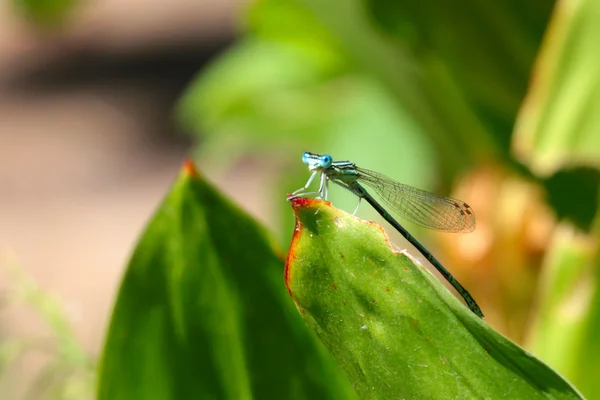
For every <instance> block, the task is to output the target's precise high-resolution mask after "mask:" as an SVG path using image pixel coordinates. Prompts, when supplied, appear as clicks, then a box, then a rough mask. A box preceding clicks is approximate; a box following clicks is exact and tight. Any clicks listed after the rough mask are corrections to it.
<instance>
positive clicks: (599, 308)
mask: <svg viewBox="0 0 600 400" xmlns="http://www.w3.org/2000/svg"><path fill="white" fill-rule="evenodd" d="M549 249H550V251H549V253H548V254H547V255H546V258H545V260H544V274H543V275H542V278H541V285H540V286H541V288H540V289H541V290H540V293H539V301H538V303H539V312H538V313H537V314H536V318H535V320H534V321H533V327H532V330H531V333H530V337H529V339H528V341H529V343H530V344H529V347H530V348H531V349H532V350H533V351H535V352H536V354H539V355H540V357H542V358H544V360H546V361H547V362H548V363H549V364H550V365H552V366H553V367H554V368H556V369H557V370H558V371H560V372H561V373H562V374H564V375H565V376H566V377H567V378H568V379H570V380H571V382H573V383H574V384H575V385H577V387H578V388H579V389H580V390H581V392H582V393H584V394H585V395H586V396H587V397H588V398H590V399H597V398H599V397H600V386H598V376H600V359H599V358H598V354H600V346H599V345H598V335H600V322H599V321H600V287H599V286H598V284H597V282H598V271H600V269H599V268H598V241H597V239H595V238H594V237H593V236H590V235H584V234H582V233H577V232H576V231H575V229H574V228H573V227H571V226H569V225H568V224H567V223H563V224H562V225H561V226H559V229H557V230H556V232H555V233H554V237H553V239H552V241H551V243H550V246H549Z"/></svg>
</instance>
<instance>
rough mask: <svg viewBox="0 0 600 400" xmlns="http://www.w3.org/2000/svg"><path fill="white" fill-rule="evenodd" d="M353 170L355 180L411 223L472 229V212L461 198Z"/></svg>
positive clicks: (447, 230) (374, 173) (473, 227)
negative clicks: (441, 195)
mask: <svg viewBox="0 0 600 400" xmlns="http://www.w3.org/2000/svg"><path fill="white" fill-rule="evenodd" d="M356 170H357V171H358V173H359V175H358V181H359V182H361V183H364V184H365V185H366V186H369V187H371V188H372V189H373V190H374V191H375V192H376V193H377V195H378V196H379V197H380V198H381V200H382V201H383V203H385V204H386V205H387V206H388V207H389V208H390V210H392V211H393V212H395V213H396V214H398V215H400V216H402V217H403V218H405V219H407V220H409V221H412V222H414V223H415V224H418V225H421V226H423V227H425V228H429V229H435V230H439V231H445V232H460V233H467V232H471V231H473V230H474V229H475V214H474V213H473V210H472V209H471V207H470V206H469V205H468V204H467V203H465V202H464V201H461V200H456V199H452V198H450V197H440V196H437V195H435V194H433V193H430V192H427V191H425V190H421V189H417V188H414V187H412V186H409V185H404V184H402V183H399V182H396V181H394V180H392V179H390V178H388V177H386V176H384V175H382V174H379V173H377V172H373V171H369V170H367V169H363V168H358V167H357V168H356Z"/></svg>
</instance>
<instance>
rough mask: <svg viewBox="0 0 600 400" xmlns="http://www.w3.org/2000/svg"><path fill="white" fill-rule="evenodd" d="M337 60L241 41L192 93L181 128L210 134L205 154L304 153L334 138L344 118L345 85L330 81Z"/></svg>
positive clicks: (182, 106)
mask: <svg viewBox="0 0 600 400" xmlns="http://www.w3.org/2000/svg"><path fill="white" fill-rule="evenodd" d="M336 63H337V61H336V60H334V59H333V58H332V57H329V56H325V57H323V58H318V57H312V56H311V55H310V54H308V53H307V52H305V51H303V50H298V49H295V48H290V47H289V46H287V47H286V46H284V45H282V44H281V43H273V42H268V41H265V40H263V39H260V38H256V37H250V38H247V39H245V40H243V41H241V42H240V43H238V44H237V45H236V46H235V47H234V48H233V49H231V50H230V51H229V52H228V53H227V54H226V55H225V56H223V57H222V58H221V59H220V60H218V61H217V62H216V63H215V64H214V65H213V67H212V68H210V69H209V70H207V71H206V72H205V73H204V74H202V75H201V76H200V77H198V79H197V80H196V81H195V82H194V83H193V85H192V86H191V87H190V88H189V89H188V90H187V92H186V93H185V95H184V97H183V99H182V100H181V103H180V105H179V109H178V117H179V120H180V121H181V123H182V124H183V125H184V126H185V127H186V129H187V130H189V131H191V132H196V133H201V134H202V142H201V143H202V145H201V146H200V150H201V155H203V156H209V157H210V155H211V154H215V153H216V154H223V153H225V152H226V153H227V154H228V155H229V157H228V158H227V159H230V160H234V159H235V156H236V155H237V154H239V153H241V152H242V151H246V152H248V151H249V150H252V149H257V148H260V149H261V151H262V152H264V151H265V150H267V149H278V148H282V147H290V148H298V147H300V148H302V147H303V146H302V143H307V142H309V143H310V142H313V143H314V142H315V141H317V140H318V138H319V137H322V136H326V135H327V134H328V133H329V132H328V129H329V127H330V125H331V124H332V123H335V121H337V120H338V119H339V118H340V115H342V114H344V107H345V105H346V102H345V96H344V97H340V93H343V92H344V91H345V90H348V84H347V83H346V82H345V81H344V80H340V81H339V82H335V81H334V82H330V83H327V80H326V79H325V76H326V75H329V74H331V70H335V69H337V68H338V67H337V66H336Z"/></svg>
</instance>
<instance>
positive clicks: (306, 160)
mask: <svg viewBox="0 0 600 400" xmlns="http://www.w3.org/2000/svg"><path fill="white" fill-rule="evenodd" d="M309 158H310V153H309V152H308V151H305V152H304V154H302V162H303V163H304V164H308V160H309Z"/></svg>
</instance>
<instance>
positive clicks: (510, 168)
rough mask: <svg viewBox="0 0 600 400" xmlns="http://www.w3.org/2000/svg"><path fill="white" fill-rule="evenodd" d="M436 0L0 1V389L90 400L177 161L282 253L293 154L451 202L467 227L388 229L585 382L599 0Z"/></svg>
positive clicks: (293, 184) (591, 318)
mask: <svg viewBox="0 0 600 400" xmlns="http://www.w3.org/2000/svg"><path fill="white" fill-rule="evenodd" d="M438 3H441V2H435V1H433V0H425V1H423V0H420V1H413V0H403V1H401V2H397V1H393V0H389V1H384V0H364V1H358V0H355V1H346V0H344V1H341V0H331V1H327V2H323V1H321V0H260V1H252V2H250V1H248V2H236V1H234V0H230V1H226V2H222V1H216V0H197V1H192V0H177V1H174V2H160V1H141V0H138V1H130V2H119V1H115V0H89V1H87V2H76V1H72V0H45V1H41V0H13V1H5V2H2V3H1V4H0V266H2V268H1V269H0V290H1V293H2V297H1V303H0V307H1V308H0V397H2V398H9V399H21V398H91V397H93V392H94V389H93V387H94V384H95V381H94V379H95V378H94V376H95V375H94V374H95V368H96V365H97V359H98V356H99V354H100V352H101V347H102V343H103V338H104V334H105V330H106V328H107V324H108V321H109V317H110V312H111V307H112V305H113V303H114V299H115V295H116V293H117V289H118V285H119V281H120V278H121V276H122V274H123V271H124V269H125V267H126V264H127V259H128V256H129V255H130V253H131V251H132V248H133V246H134V245H135V242H136V240H137V238H138V236H139V235H140V233H141V232H142V231H143V228H144V225H145V224H146V222H147V221H148V219H149V218H150V217H151V215H152V213H153V211H154V209H155V208H156V207H157V205H158V204H159V202H160V201H161V199H162V198H163V197H164V195H165V194H166V193H167V191H168V188H169V186H170V184H171V183H172V181H173V180H174V179H175V177H176V176H177V174H178V171H179V169H180V166H181V164H182V161H183V159H184V157H185V156H186V155H192V156H193V158H194V159H195V160H196V161H197V163H198V165H199V169H200V170H201V171H202V173H203V174H205V175H206V176H208V177H209V179H210V180H211V181H213V182H214V183H215V184H216V185H217V186H218V187H219V189H220V190H222V191H223V192H225V193H226V194H227V195H229V196H230V197H231V198H233V199H234V201H235V202H237V203H238V204H239V205H240V206H241V207H242V208H244V209H245V210H247V211H248V212H249V213H250V214H251V215H253V216H254V217H256V218H257V219H258V220H260V221H261V222H262V223H264V224H265V225H266V226H267V227H268V228H269V229H270V230H271V232H272V233H273V235H274V237H276V238H277V239H278V241H279V244H280V247H281V248H282V249H283V250H285V249H286V248H287V246H288V245H289V239H290V238H291V232H292V228H293V217H292V214H291V212H290V210H289V208H288V206H287V204H286V202H285V193H287V192H291V191H293V190H295V189H297V188H298V187H300V186H302V185H303V184H304V183H305V181H306V179H307V178H308V175H309V174H308V173H307V171H306V169H305V166H304V165H302V163H301V154H302V152H304V151H305V150H310V151H313V152H319V153H324V152H327V153H330V154H332V155H333V157H334V159H349V160H352V161H355V162H356V163H357V164H358V165H360V166H363V167H365V168H368V169H372V170H374V171H378V172H381V173H383V174H386V175H388V176H390V177H392V178H394V179H396V180H398V181H401V182H404V183H408V184H411V185H413V186H417V187H420V188H424V189H427V190H430V191H434V192H436V193H438V194H442V195H451V196H453V197H457V198H460V199H462V200H464V201H466V202H467V203H469V204H470V205H471V206H472V207H473V209H474V210H475V213H476V215H477V230H476V231H475V232H474V233H472V234H469V235H451V234H438V233H432V232H427V231H425V230H422V229H420V228H418V227H415V226H412V225H409V224H407V227H408V228H409V229H410V230H411V231H413V230H414V231H415V235H416V236H417V237H418V238H419V239H420V240H422V241H423V242H424V243H425V244H426V245H427V246H428V247H430V248H431V250H432V252H433V253H434V254H436V255H437V256H438V258H439V259H440V260H441V261H442V263H444V264H445V265H447V266H448V268H449V269H450V270H451V271H452V272H453V273H454V274H455V276H456V277H457V278H458V279H459V280H460V281H461V282H462V283H463V285H464V286H465V287H467V288H468V289H469V291H470V292H471V293H472V294H473V296H474V297H475V298H476V299H477V301H478V303H479V304H480V306H481V307H482V308H483V310H484V312H485V314H486V320H487V321H488V323H490V324H491V325H492V326H493V327H494V328H496V329H497V330H499V331H500V332H502V333H503V334H505V335H506V336H508V337H509V338H511V339H512V340H514V341H516V342H517V343H519V344H521V345H523V346H525V347H527V348H528V349H530V350H531V351H532V352H534V353H535V354H536V355H539V356H540V357H541V358H542V359H544V360H545V361H547V362H549V363H550V364H551V365H552V366H554V367H555V368H557V369H558V370H559V371H560V372H562V373H563V374H564V375H566V376H567V378H569V379H571V381H572V382H573V383H575V385H576V386H578V387H579V389H580V390H582V391H583V392H584V394H587V395H588V396H590V393H596V391H597V390H600V389H598V388H596V386H597V385H594V382H593V377H594V376H595V375H594V374H596V375H597V374H598V373H600V364H599V363H598V361H597V360H598V359H600V358H598V357H594V356H593V355H594V354H595V355H599V354H600V349H598V348H597V345H596V347H594V345H593V338H594V337H596V336H597V334H600V326H599V324H600V322H598V321H600V318H597V317H600V298H599V291H598V286H597V282H598V281H599V276H600V274H598V271H599V269H598V267H597V244H598V225H597V219H596V210H597V206H598V181H599V180H598V178H599V175H598V167H599V164H600V163H599V161H600V130H599V128H600V117H599V116H600V112H599V111H600V110H597V109H596V108H597V104H600V102H598V101H597V100H600V96H599V88H600V79H599V77H600V72H598V71H600V53H598V52H597V51H596V49H595V47H594V46H595V45H594V44H595V43H597V39H598V37H600V36H599V35H600V28H599V26H600V24H597V21H598V19H599V18H600V8H599V6H598V5H596V4H595V3H594V2H593V1H592V0H581V1H579V2H577V4H575V5H572V4H571V3H569V2H562V3H560V4H556V5H555V4H554V2H553V1H550V0H528V1H526V2H525V3H522V2H517V1H506V2H502V3H501V4H490V3H489V2H484V1H478V2H477V1H476V2H471V1H466V0H465V1H460V2H459V3H460V4H456V5H445V4H438ZM330 198H331V199H333V201H334V204H335V205H336V206H337V207H339V208H342V209H345V210H347V211H350V212H351V211H352V210H353V209H354V205H355V201H356V200H355V199H353V198H352V196H349V195H348V194H346V193H343V191H336V190H333V191H332V193H331V197H330ZM358 215H359V216H361V217H363V218H368V219H375V220H379V219H378V217H377V215H376V214H375V213H374V212H372V211H371V210H369V209H368V207H367V206H363V207H361V209H360V210H359V213H358ZM384 226H385V229H386V231H388V233H389V234H390V235H391V236H392V237H393V241H394V243H397V244H398V246H399V247H403V246H405V244H404V243H405V242H403V241H402V240H401V239H400V238H399V237H398V235H395V234H393V233H391V229H389V227H387V225H385V224H384ZM282 284H283V283H282ZM590 349H592V350H593V351H592V350H590ZM596 350H597V351H596Z"/></svg>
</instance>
